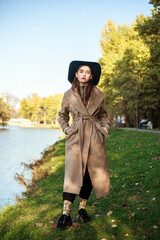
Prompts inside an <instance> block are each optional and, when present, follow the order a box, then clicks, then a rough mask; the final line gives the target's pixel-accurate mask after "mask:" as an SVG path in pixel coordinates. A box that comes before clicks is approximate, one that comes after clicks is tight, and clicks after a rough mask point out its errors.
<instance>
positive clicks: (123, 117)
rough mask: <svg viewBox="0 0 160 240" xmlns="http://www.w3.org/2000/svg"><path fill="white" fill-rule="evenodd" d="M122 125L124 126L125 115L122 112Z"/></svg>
mask: <svg viewBox="0 0 160 240" xmlns="http://www.w3.org/2000/svg"><path fill="white" fill-rule="evenodd" d="M121 120H122V127H125V126H126V117H125V116H124V114H123V115H122V118H121Z"/></svg>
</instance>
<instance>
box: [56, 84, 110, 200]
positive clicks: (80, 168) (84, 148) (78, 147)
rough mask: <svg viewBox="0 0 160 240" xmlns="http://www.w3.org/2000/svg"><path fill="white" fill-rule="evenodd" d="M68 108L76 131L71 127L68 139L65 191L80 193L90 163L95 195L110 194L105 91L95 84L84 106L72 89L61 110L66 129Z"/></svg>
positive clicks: (89, 169) (61, 123)
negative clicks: (105, 139)
mask: <svg viewBox="0 0 160 240" xmlns="http://www.w3.org/2000/svg"><path fill="white" fill-rule="evenodd" d="M69 112H70V113H71V115H72V118H73V122H72V124H71V126H70V127H71V128H72V130H73V131H69V135H68V136H67V139H66V145H65V178H64V189H63V191H64V192H69V193H74V194H79V192H80V189H81V187H82V183H83V176H84V173H85V169H86V164H87V166H88V171H89V175H90V178H91V182H92V185H93V189H94V193H95V195H96V197H97V198H100V197H103V196H105V195H108V194H109V191H110V180H109V170H108V161H107V154H106V145H105V141H104V136H105V137H106V138H109V134H108V132H109V120H108V117H107V112H106V111H105V109H104V93H103V92H101V91H100V90H99V89H98V88H97V87H94V88H93V91H92V93H91V96H90V98H89V101H88V103H87V106H86V107H85V106H84V104H83V101H82V100H81V97H80V95H79V94H78V92H77V91H73V90H72V89H69V90H68V91H66V92H65V93H64V97H63V100H62V105H61V110H60V111H59V123H60V125H61V127H62V129H63V131H64V130H65V129H66V128H67V127H69Z"/></svg>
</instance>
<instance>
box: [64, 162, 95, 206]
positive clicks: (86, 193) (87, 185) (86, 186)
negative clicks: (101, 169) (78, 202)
mask: <svg viewBox="0 0 160 240" xmlns="http://www.w3.org/2000/svg"><path fill="white" fill-rule="evenodd" d="M92 188H93V186H92V183H91V179H90V176H89V172H88V168H87V166H86V172H85V175H84V178H83V186H82V188H81V191H80V193H79V196H80V198H83V199H87V200H88V198H89V197H90V195H91V191H92ZM75 197H76V194H73V193H68V192H63V201H64V200H69V201H70V202H72V203H73V202H74V200H75Z"/></svg>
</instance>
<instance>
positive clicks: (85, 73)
mask: <svg viewBox="0 0 160 240" xmlns="http://www.w3.org/2000/svg"><path fill="white" fill-rule="evenodd" d="M76 78H77V79H78V81H79V82H80V85H86V84H87V82H88V81H89V80H90V79H92V74H91V69H90V68H89V67H88V66H82V67H80V68H79V69H78V71H77V72H76Z"/></svg>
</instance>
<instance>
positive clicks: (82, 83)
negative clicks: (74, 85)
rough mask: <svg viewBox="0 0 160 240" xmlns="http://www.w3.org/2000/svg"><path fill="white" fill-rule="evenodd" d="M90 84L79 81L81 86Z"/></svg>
mask: <svg viewBox="0 0 160 240" xmlns="http://www.w3.org/2000/svg"><path fill="white" fill-rule="evenodd" d="M87 85H88V83H79V86H80V87H81V86H87Z"/></svg>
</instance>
